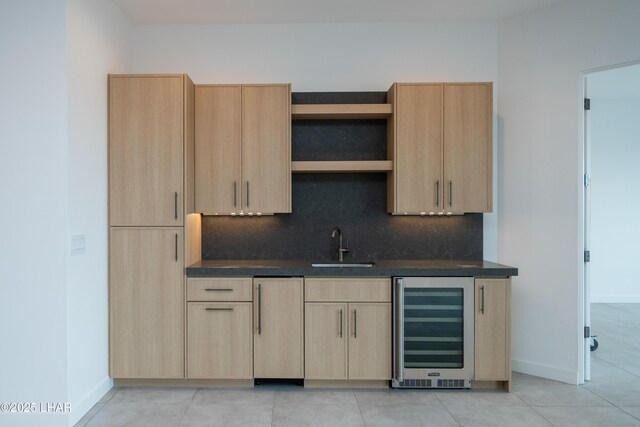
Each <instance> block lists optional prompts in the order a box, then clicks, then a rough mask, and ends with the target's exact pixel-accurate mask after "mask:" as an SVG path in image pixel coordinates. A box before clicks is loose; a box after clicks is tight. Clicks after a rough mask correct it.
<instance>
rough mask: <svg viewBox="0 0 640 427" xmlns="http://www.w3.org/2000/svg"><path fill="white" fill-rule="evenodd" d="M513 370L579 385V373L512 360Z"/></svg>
mask: <svg viewBox="0 0 640 427" xmlns="http://www.w3.org/2000/svg"><path fill="white" fill-rule="evenodd" d="M511 369H512V370H513V371H515V372H520V373H522V374H527V375H534V376H536V377H542V378H547V379H550V380H555V381H561V382H563V383H568V384H573V385H578V372H574V371H570V370H567V369H560V368H556V367H555V366H549V365H543V364H541V363H535V362H529V361H526V360H516V359H513V360H511Z"/></svg>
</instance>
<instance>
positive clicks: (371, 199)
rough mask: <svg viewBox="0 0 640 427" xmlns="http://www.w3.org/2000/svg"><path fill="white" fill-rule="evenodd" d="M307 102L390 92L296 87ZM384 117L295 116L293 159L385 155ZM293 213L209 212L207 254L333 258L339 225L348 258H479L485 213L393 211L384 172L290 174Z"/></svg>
mask: <svg viewBox="0 0 640 427" xmlns="http://www.w3.org/2000/svg"><path fill="white" fill-rule="evenodd" d="M293 102H294V103H298V104H302V103H384V102H386V93H385V92H361V93H350V92H345V93H294V94H293ZM386 130H387V128H386V121H385V120H322V121H319V120H296V121H294V122H293V128H292V144H293V148H292V151H293V153H292V156H293V160H382V159H386V150H387V148H386V145H387V144H386ZM292 185H293V188H292V198H293V200H292V205H293V213H292V214H290V215H287V214H280V215H274V216H264V217H259V218H258V217H237V216H236V217H224V216H220V217H219V216H205V217H203V219H202V259H220V260H223V259H281V260H319V261H325V260H332V259H334V258H335V257H336V253H335V248H336V245H337V241H335V240H334V239H332V238H331V230H332V229H333V227H340V228H341V229H342V231H343V233H344V237H343V238H344V242H345V243H346V244H347V245H348V246H349V249H350V252H349V253H348V254H346V255H345V260H347V261H349V260H352V261H367V260H377V259H400V260H401V259H409V260H417V259H456V260H481V259H482V214H467V215H461V216H451V217H419V216H418V217H416V216H391V215H389V214H388V213H387V212H386V204H387V177H386V175H385V174H377V173H376V174H370V173H360V174H293V180H292Z"/></svg>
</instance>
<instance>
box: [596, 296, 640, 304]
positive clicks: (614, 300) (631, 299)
mask: <svg viewBox="0 0 640 427" xmlns="http://www.w3.org/2000/svg"><path fill="white" fill-rule="evenodd" d="M591 302H592V303H605V304H623V303H632V304H639V303H640V295H591Z"/></svg>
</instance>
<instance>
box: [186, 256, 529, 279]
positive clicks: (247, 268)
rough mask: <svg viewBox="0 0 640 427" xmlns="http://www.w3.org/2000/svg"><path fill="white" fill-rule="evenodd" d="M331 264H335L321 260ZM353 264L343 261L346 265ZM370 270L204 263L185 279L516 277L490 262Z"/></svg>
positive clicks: (386, 263) (402, 264)
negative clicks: (258, 277) (215, 277)
mask: <svg viewBox="0 0 640 427" xmlns="http://www.w3.org/2000/svg"><path fill="white" fill-rule="evenodd" d="M322 262H324V263H331V262H335V261H322ZM350 262H355V261H346V263H350ZM374 262H375V265H374V266H373V267H351V268H349V267H312V266H311V264H312V263H311V262H308V261H281V260H203V261H199V262H197V263H195V264H193V265H191V266H189V267H187V276H188V277H214V276H263V277H265V276H266V277H268V276H390V277H391V276H397V277H402V276H449V277H471V276H477V277H481V276H494V277H506V276H517V275H518V269H517V268H515V267H510V266H507V265H502V264H496V263H494V262H489V261H455V260H415V261H412V260H379V261H374Z"/></svg>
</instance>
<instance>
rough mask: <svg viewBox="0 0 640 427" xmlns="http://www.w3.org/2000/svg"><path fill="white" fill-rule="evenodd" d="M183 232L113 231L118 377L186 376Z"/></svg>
mask: <svg viewBox="0 0 640 427" xmlns="http://www.w3.org/2000/svg"><path fill="white" fill-rule="evenodd" d="M182 238H183V230H182V228H181V227H180V228H153V227H144V228H120V227H118V228H116V227H111V229H110V236H109V240H110V244H109V254H110V259H109V282H110V285H109V319H110V321H109V337H110V367H111V376H112V377H113V378H123V379H126V378H160V379H162V378H184V295H183V293H184V254H183V253H182V250H181V248H183V245H182Z"/></svg>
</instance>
